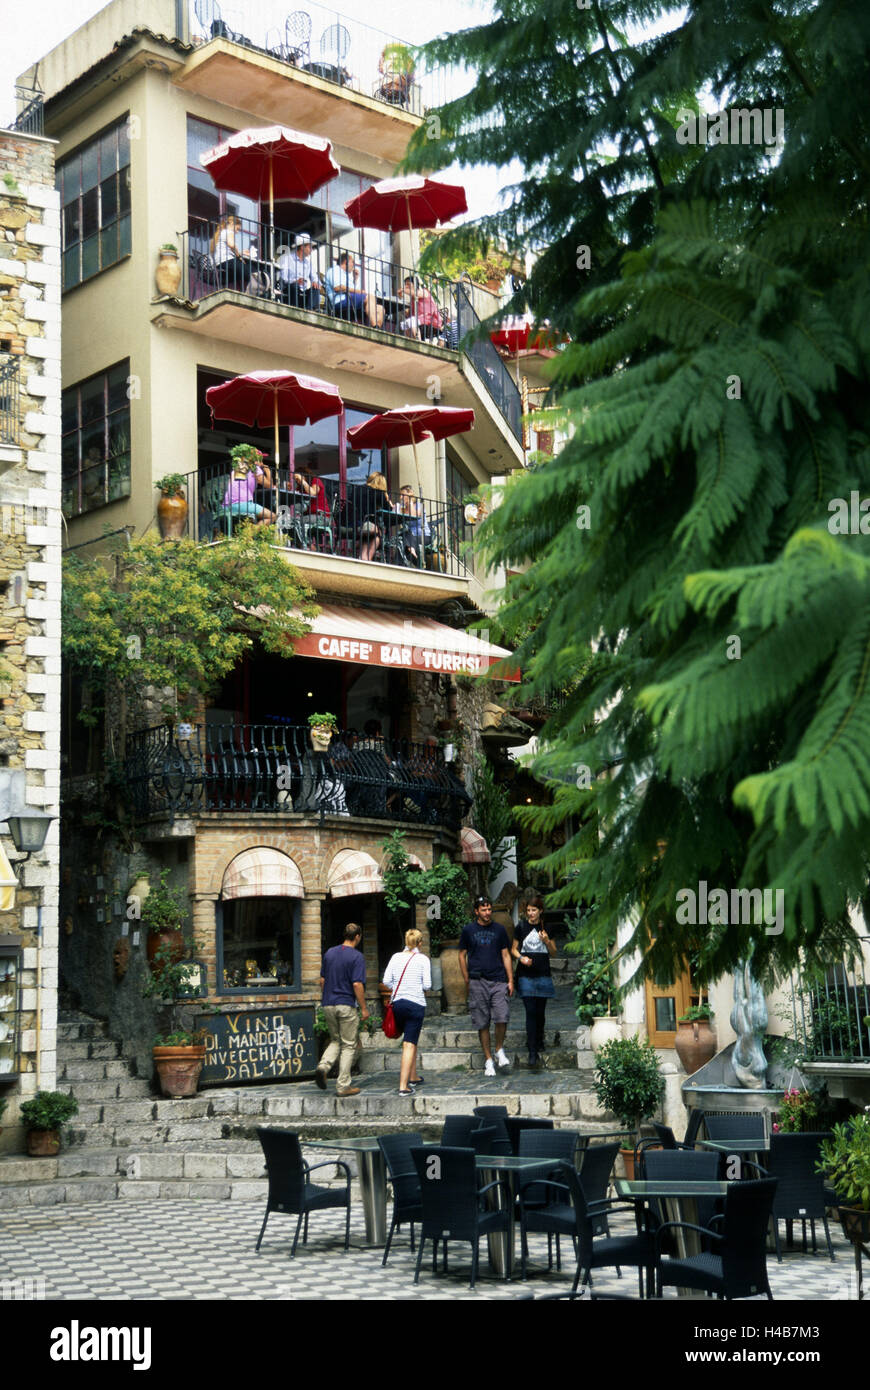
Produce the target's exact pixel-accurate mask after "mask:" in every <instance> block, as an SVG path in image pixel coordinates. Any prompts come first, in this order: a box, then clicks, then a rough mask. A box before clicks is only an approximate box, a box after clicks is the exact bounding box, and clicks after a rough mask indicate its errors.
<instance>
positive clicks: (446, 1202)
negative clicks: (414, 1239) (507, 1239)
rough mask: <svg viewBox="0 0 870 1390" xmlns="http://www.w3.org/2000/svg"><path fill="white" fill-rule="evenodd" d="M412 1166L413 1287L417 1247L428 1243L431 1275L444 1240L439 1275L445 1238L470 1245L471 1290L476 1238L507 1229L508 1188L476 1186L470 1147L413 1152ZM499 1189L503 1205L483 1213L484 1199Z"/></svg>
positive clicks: (502, 1184) (501, 1184) (500, 1183)
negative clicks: (417, 1206) (415, 1187)
mask: <svg viewBox="0 0 870 1390" xmlns="http://www.w3.org/2000/svg"><path fill="white" fill-rule="evenodd" d="M412 1157H413V1159H414V1165H415V1167H416V1169H417V1174H418V1176H419V1179H420V1196H421V1200H422V1204H423V1220H422V1225H421V1227H420V1249H419V1250H418V1252H417V1267H416V1269H415V1271H414V1283H415V1284H417V1283H419V1281H420V1267H421V1265H422V1263H423V1249H424V1247H425V1244H426V1241H427V1240H431V1241H432V1272H433V1274H437V1272H438V1242H439V1241H443V1242H444V1266H443V1268H444V1271H445V1273H446V1271H447V1244H448V1242H449V1241H451V1240H461V1241H468V1242H470V1244H471V1287H472V1288H474V1284H475V1280H476V1279H477V1265H478V1255H479V1242H480V1237H481V1236H487V1235H492V1234H494V1233H495V1232H497V1231H504V1232H509V1231H510V1221H511V1213H510V1210H509V1206H510V1186H509V1184H508V1183H507V1181H506V1180H505V1179H504V1178H497V1179H495V1181H494V1182H489V1183H486V1184H485V1185H484V1186H483V1187H481V1188H478V1186H477V1169H476V1166H475V1155H474V1151H473V1150H472V1149H464V1148H463V1149H454V1148H443V1147H442V1148H434V1147H427V1148H421V1149H414V1150H413V1152H412ZM499 1188H500V1189H501V1190H502V1192H503V1194H504V1196H503V1199H502V1201H503V1205H502V1206H501V1207H499V1208H498V1209H497V1210H494V1209H487V1207H486V1205H485V1199H486V1197H487V1195H488V1194H489V1193H490V1192H495V1191H496V1190H497V1189H499Z"/></svg>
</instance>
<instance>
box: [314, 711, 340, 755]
mask: <svg viewBox="0 0 870 1390" xmlns="http://www.w3.org/2000/svg"><path fill="white" fill-rule="evenodd" d="M308 727H309V730H310V737H311V746H312V748H313V749H314V750H315V752H317V753H325V752H326V750H327V748H328V747H329V744H330V741H331V739H332V735H333V734H334V733H335V732H336V730H337V729H338V720H337V719H336V717H335V715H334V714H309V716H308Z"/></svg>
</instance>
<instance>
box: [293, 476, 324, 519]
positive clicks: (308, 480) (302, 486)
mask: <svg viewBox="0 0 870 1390" xmlns="http://www.w3.org/2000/svg"><path fill="white" fill-rule="evenodd" d="M295 478H296V487H297V488H298V490H299V491H300V492H305V493H307V494H308V496H309V497H310V498H311V502H310V504H309V507H308V514H309V516H317V515H318V513H322V514H323V515H325V516H327V517H331V516H332V509H331V507H330V505H329V502H328V500H327V496H326V488H325V487H324V485H323V479H322V478H319V477H318V476H317V474H316V473H315V472H314V469H313V468H312V467H311V464H310V463H297V464H296V468H295Z"/></svg>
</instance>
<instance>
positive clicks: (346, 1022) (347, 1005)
mask: <svg viewBox="0 0 870 1390" xmlns="http://www.w3.org/2000/svg"><path fill="white" fill-rule="evenodd" d="M361 941H362V927H358V926H357V924H356V922H348V924H347V926H346V927H345V929H344V941H343V942H342V943H341V945H340V946H332V947H331V948H330V950H328V951H327V952H326V955H325V956H324V957H323V964H322V966H321V967H320V990H321V998H322V1002H323V1012H324V1014H325V1015H326V1022H327V1025H328V1027H329V1045H328V1047H327V1048H326V1051H325V1052H324V1054H323V1056H322V1057H321V1059H320V1062H319V1063H318V1066H317V1070H316V1071H315V1073H314V1080H315V1081H316V1082H317V1084H318V1086H319V1087H320V1089H321V1091H325V1090H326V1078H327V1076H328V1075H329V1070H330V1067H331V1066H332V1064H333V1062H334V1061H335V1059H336V1058H338V1084H337V1086H336V1094H337V1095H339V1096H358V1095H359V1086H351V1084H350V1069H351V1065H352V1063H353V1059H354V1055H355V1053H356V1043H357V1037H358V1035H359V1025H360V1018H361V1017H362V1018H368V1016H369V1011H368V1009H367V1008H366V995H365V983H366V966H365V961H364V960H363V955H362V951H359V950H357V947H358V946H359V944H360V942H361ZM357 1005H359V1011H357Z"/></svg>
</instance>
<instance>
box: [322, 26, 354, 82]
mask: <svg viewBox="0 0 870 1390" xmlns="http://www.w3.org/2000/svg"><path fill="white" fill-rule="evenodd" d="M349 52H350V30H349V29H346V28H345V27H344V25H343V24H330V25H329V27H328V28H326V29H324V31H323V33H322V34H321V35H320V56H321V58H323V59H325V62H324V63H323V67H324V68H326V69H331V72H330V73H329V76H330V77H331V79H332V81H333V82H339V83H341V82H342V79H343V76H344V60H345V58H346V57H347V55H348V53H349ZM323 76H324V77H325V76H327V73H326V72H324V74H323Z"/></svg>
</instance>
